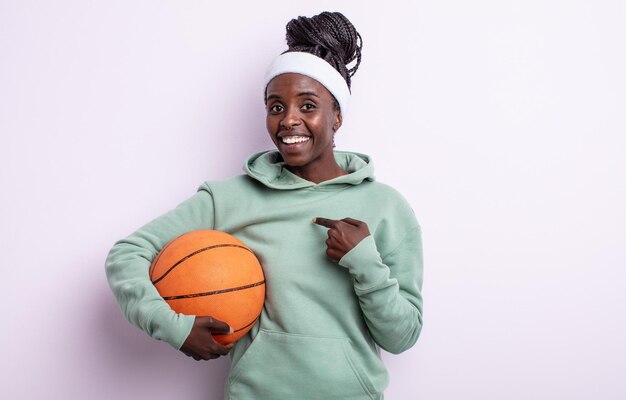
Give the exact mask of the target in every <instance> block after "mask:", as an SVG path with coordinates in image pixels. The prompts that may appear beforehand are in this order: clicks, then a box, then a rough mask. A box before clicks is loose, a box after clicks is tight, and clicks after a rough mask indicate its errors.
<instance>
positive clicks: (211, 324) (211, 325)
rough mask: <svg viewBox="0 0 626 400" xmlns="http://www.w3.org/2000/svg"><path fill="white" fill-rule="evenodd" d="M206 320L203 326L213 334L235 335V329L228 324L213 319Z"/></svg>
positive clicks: (207, 318)
mask: <svg viewBox="0 0 626 400" xmlns="http://www.w3.org/2000/svg"><path fill="white" fill-rule="evenodd" d="M205 318H206V320H205V321H203V324H202V325H203V326H204V327H206V328H207V329H209V330H210V331H211V332H215V333H226V334H228V333H233V329H232V328H231V327H230V326H229V325H228V324H227V323H226V322H223V321H220V320H217V319H215V318H213V317H205Z"/></svg>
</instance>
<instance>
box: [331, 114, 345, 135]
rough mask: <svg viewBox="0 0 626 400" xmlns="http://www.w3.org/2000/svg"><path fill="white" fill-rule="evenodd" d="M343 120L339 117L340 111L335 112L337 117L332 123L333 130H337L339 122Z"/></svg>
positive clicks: (339, 126) (339, 125)
mask: <svg viewBox="0 0 626 400" xmlns="http://www.w3.org/2000/svg"><path fill="white" fill-rule="evenodd" d="M342 122H343V120H342V118H341V112H338V113H337V117H336V119H335V123H334V124H333V131H335V132H337V130H338V129H339V128H341V123H342Z"/></svg>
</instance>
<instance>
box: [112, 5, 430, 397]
mask: <svg viewBox="0 0 626 400" xmlns="http://www.w3.org/2000/svg"><path fill="white" fill-rule="evenodd" d="M287 43H288V45H289V49H288V50H287V52H285V53H283V54H282V55H280V56H278V57H277V58H276V59H275V60H274V62H273V63H272V64H271V65H270V67H269V68H268V71H267V74H266V77H265V83H266V92H265V103H266V109H267V119H266V126H267V131H268V133H269V135H270V136H271V138H272V140H273V142H274V144H275V145H276V148H277V150H276V151H269V152H262V153H258V154H255V155H253V156H252V157H250V158H249V159H248V160H247V162H246V164H245V166H244V170H245V172H246V175H243V176H238V177H235V178H233V179H230V180H227V181H222V182H205V183H204V184H203V185H202V186H200V188H199V189H198V192H197V193H196V194H195V195H194V196H193V197H191V198H190V199H188V200H187V201H185V202H183V203H182V204H180V205H179V206H178V207H177V208H176V209H174V210H172V211H170V212H169V213H167V214H165V215H164V216H162V217H160V218H158V219H156V220H154V221H152V222H151V223H149V224H147V225H146V226H144V227H142V228H141V229H139V230H138V231H137V232H135V233H133V234H132V235H130V236H129V237H128V238H126V239H123V240H121V241H119V242H117V243H116V244H115V246H114V247H113V249H112V250H111V252H110V254H109V257H108V258H107V265H106V267H107V276H108V278H109V282H110V285H111V287H112V289H113V292H114V293H115V295H116V297H117V300H118V302H119V303H120V305H121V306H122V309H123V311H124V313H125V315H126V317H127V318H128V319H129V320H130V321H131V322H132V323H134V324H135V325H137V326H139V327H140V328H141V329H143V330H145V331H146V332H147V333H148V334H149V335H150V336H152V337H153V338H156V339H159V340H164V341H167V342H168V343H170V344H171V345H172V346H173V347H175V348H177V349H180V350H181V351H182V352H184V353H185V354H187V355H188V356H191V357H193V358H195V359H196V360H200V359H204V360H208V359H212V358H216V357H219V356H221V355H225V354H227V353H229V352H230V355H231V358H232V363H231V371H230V376H229V380H228V383H227V385H226V398H229V399H251V398H253V399H329V398H338V399H380V398H382V396H383V391H384V389H385V387H386V386H387V382H388V377H387V372H386V369H385V367H384V365H383V363H382V361H381V359H380V355H379V348H383V349H385V350H387V351H389V352H392V353H399V352H402V351H404V350H406V349H408V348H410V347H411V346H412V345H413V344H414V343H415V341H416V340H417V338H418V336H419V333H420V330H421V327H422V317H421V316H422V297H421V291H420V290H421V282H422V249H421V233H420V228H419V225H418V223H417V221H416V219H415V216H414V214H413V212H412V210H411V208H410V207H409V205H408V204H407V203H406V201H405V200H404V199H403V198H402V197H401V196H400V195H399V194H398V193H397V192H396V191H395V190H393V189H391V188H390V187H388V186H385V185H383V184H381V183H378V182H375V181H374V177H373V165H372V162H371V160H370V159H369V157H368V156H366V155H363V154H357V153H350V152H339V151H334V149H333V148H334V135H335V133H336V132H337V130H338V129H339V127H340V126H341V124H342V118H343V116H344V115H345V113H346V110H347V107H348V101H349V97H350V78H351V76H352V75H354V73H355V72H356V70H357V68H358V65H359V63H360V59H361V44H360V36H359V34H358V33H357V32H356V30H355V29H354V27H353V26H352V24H351V23H350V21H348V20H347V19H346V18H345V17H344V16H343V15H342V14H340V13H329V12H324V13H321V14H319V15H317V16H314V17H312V18H305V17H300V18H298V19H294V20H292V21H291V22H290V23H289V24H288V25H287ZM355 60H356V65H355V66H354V67H353V68H352V69H348V68H347V67H346V65H348V64H350V63H351V62H353V61H355ZM196 229H217V230H221V231H225V232H228V233H230V234H233V235H235V236H237V237H238V238H240V239H241V240H242V241H244V242H245V243H246V244H247V245H248V246H249V247H250V248H252V249H253V250H254V252H255V254H256V255H257V257H258V258H259V260H260V262H261V264H262V266H263V269H264V273H265V278H266V282H267V285H266V300H265V304H264V308H263V311H262V313H261V316H260V317H259V320H258V322H257V323H256V324H255V326H254V327H253V329H252V330H251V331H250V332H249V333H248V334H247V335H246V336H244V337H243V338H242V339H241V340H239V341H238V342H236V343H235V345H234V346H232V349H231V348H230V347H225V346H222V345H220V344H218V343H217V342H215V341H214V340H213V337H212V332H213V333H225V332H229V330H230V327H229V326H228V325H227V324H225V323H223V322H221V321H217V320H215V319H213V318H211V317H210V316H202V317H201V316H199V317H194V316H187V315H180V314H176V313H175V312H173V311H172V310H171V309H170V308H169V306H168V305H167V304H166V303H165V302H164V301H163V299H162V298H161V297H160V296H159V295H158V293H157V292H156V289H155V288H154V286H153V285H152V284H151V283H150V280H149V278H148V268H149V266H150V263H151V261H152V259H153V258H154V256H155V255H156V253H157V252H158V251H159V250H160V249H161V248H162V247H163V246H164V245H165V244H166V243H167V242H169V241H170V240H172V239H173V238H175V237H177V236H179V235H181V234H183V233H185V232H188V231H192V230H196Z"/></svg>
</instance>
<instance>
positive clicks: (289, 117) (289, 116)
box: [280, 107, 300, 130]
mask: <svg viewBox="0 0 626 400" xmlns="http://www.w3.org/2000/svg"><path fill="white" fill-rule="evenodd" d="M280 125H281V126H282V127H283V128H285V129H287V130H291V129H293V127H294V126H297V125H300V115H299V113H298V110H297V109H294V108H293V107H289V108H287V110H285V114H284V117H283V119H282V120H281V121H280Z"/></svg>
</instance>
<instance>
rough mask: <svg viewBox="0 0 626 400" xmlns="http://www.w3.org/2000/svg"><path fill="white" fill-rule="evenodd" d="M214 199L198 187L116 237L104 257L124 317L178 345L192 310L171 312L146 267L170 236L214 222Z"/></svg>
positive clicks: (191, 322) (185, 333)
mask: <svg viewBox="0 0 626 400" xmlns="http://www.w3.org/2000/svg"><path fill="white" fill-rule="evenodd" d="M213 219H214V216H213V199H212V197H211V194H210V193H209V192H207V191H204V190H200V191H198V192H197V193H196V194H195V195H194V196H192V197H191V198H189V199H188V200H186V201H185V202H183V203H181V204H180V205H179V206H178V207H176V208H175V209H173V210H171V211H170V212H168V213H166V214H165V215H163V216H161V217H159V218H157V219H155V220H154V221H152V222H150V223H148V224H146V225H145V226H143V227H142V228H140V229H139V230H137V231H136V232H134V233H133V234H131V235H130V236H128V237H127V238H125V239H122V240H119V241H118V242H117V243H115V245H114V246H113V248H112V249H111V251H110V252H109V255H108V257H107V259H106V274H107V278H108V280H109V285H110V286H111V289H112V290H113V293H114V295H115V298H116V299H117V302H118V303H119V304H120V306H121V308H122V311H123V313H124V315H125V316H126V318H127V319H128V321H130V322H131V323H132V324H133V325H135V326H137V327H138V328H140V329H142V330H143V331H145V332H146V333H147V334H148V335H150V336H151V337H153V338H155V339H158V340H163V341H166V342H168V343H169V344H170V345H172V346H173V347H174V348H176V349H179V348H181V346H182V345H183V343H184V342H185V339H186V338H187V337H188V336H189V333H190V332H191V329H192V327H193V325H194V320H195V318H194V316H189V315H182V314H177V313H175V312H174V311H173V310H172V309H171V308H170V306H169V305H168V304H167V303H166V302H165V300H163V298H162V297H161V296H160V295H159V293H158V292H157V290H156V288H155V287H154V285H153V284H152V282H151V281H150V277H149V274H148V269H149V268H150V264H151V263H152V260H153V259H154V257H155V255H156V254H157V252H158V251H159V250H160V249H161V248H162V247H163V246H164V245H165V244H167V243H168V242H169V241H170V240H172V239H174V238H176V237H178V236H180V235H182V234H183V233H186V232H189V231H192V230H196V229H211V228H212V227H213Z"/></svg>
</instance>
